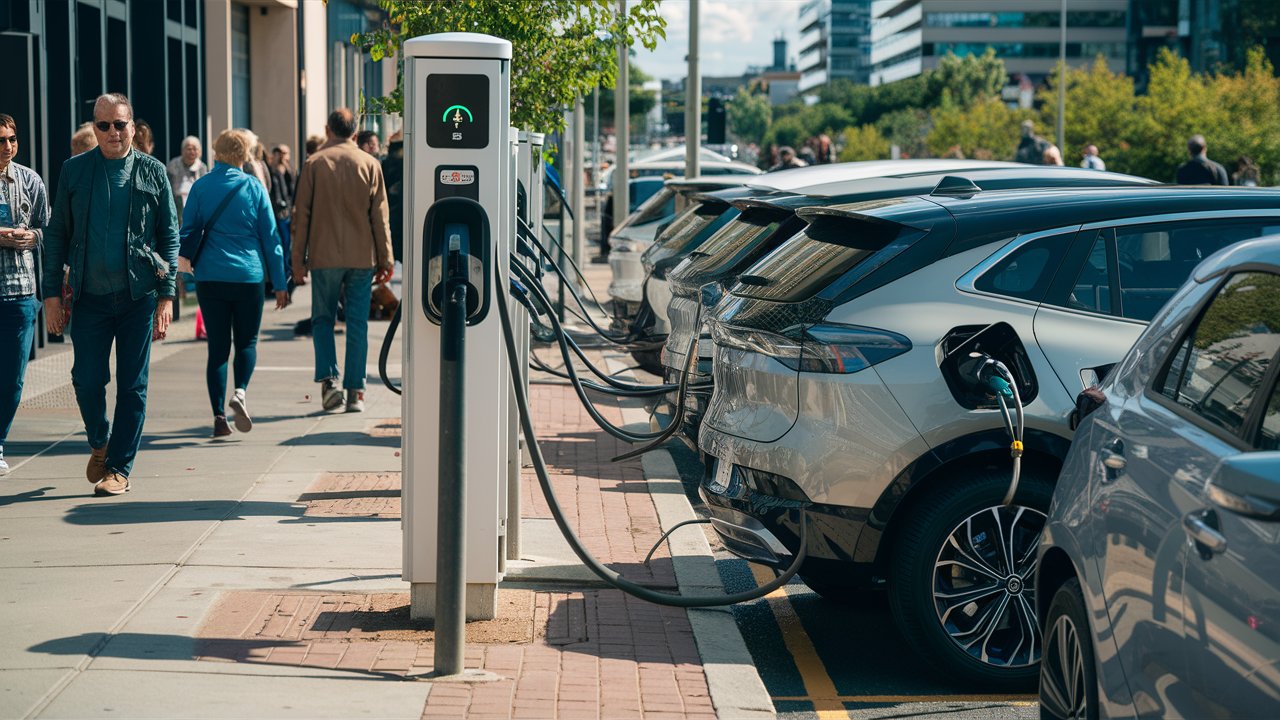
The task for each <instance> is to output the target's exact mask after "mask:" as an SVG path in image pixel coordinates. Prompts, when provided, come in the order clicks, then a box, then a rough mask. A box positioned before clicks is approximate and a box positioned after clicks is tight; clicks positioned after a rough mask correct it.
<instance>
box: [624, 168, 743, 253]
mask: <svg viewBox="0 0 1280 720" xmlns="http://www.w3.org/2000/svg"><path fill="white" fill-rule="evenodd" d="M699 168H700V169H699V173H698V174H699V176H701V177H709V176H713V175H759V174H761V171H760V169H759V168H757V167H754V166H752V165H748V164H746V163H740V162H737V161H734V160H727V159H726V160H707V159H704V160H702V161H701V164H700V165H699ZM628 172H629V173H630V175H631V182H630V183H629V186H630V187H631V188H633V189H632V190H631V191H630V192H629V193H628V199H627V205H628V206H629V208H630V212H628V213H627V214H628V215H630V214H631V213H634V212H638V211H639V209H640V206H641V204H642V203H643V202H644V201H645V200H647V199H648V198H649V196H650V195H652V194H654V193H655V192H658V190H660V189H661V182H660V181H662V180H670V179H672V178H679V177H683V176H684V156H683V155H682V156H680V158H679V159H660V160H650V161H646V162H637V163H634V164H632V165H630V166H629V167H628ZM637 181H642V183H641V185H640V187H638V188H637ZM607 182H608V191H607V196H606V197H605V201H604V210H602V211H601V213H600V240H601V247H605V246H606V245H607V246H608V247H609V252H610V254H612V252H613V250H614V245H613V234H614V233H615V232H617V231H618V230H619V229H621V228H622V223H619V224H618V225H617V226H616V227H615V226H614V222H615V221H616V220H617V218H615V217H614V215H615V213H614V209H613V179H612V173H610V176H609V179H608V181H607ZM673 213H674V210H673V211H672V213H669V214H673ZM622 220H623V221H626V220H628V218H626V217H624V218H622ZM645 249H646V248H640V250H639V252H644V251H645Z"/></svg>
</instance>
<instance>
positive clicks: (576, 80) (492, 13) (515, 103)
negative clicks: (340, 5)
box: [351, 0, 666, 132]
mask: <svg viewBox="0 0 1280 720" xmlns="http://www.w3.org/2000/svg"><path fill="white" fill-rule="evenodd" d="M658 3H659V0H637V2H635V3H634V4H633V5H632V6H631V8H630V9H629V10H628V11H627V13H626V15H624V16H618V15H617V14H615V12H614V7H615V5H614V3H613V2H611V1H610V0H505V1H504V2H493V1H492V0H450V1H449V2H420V1H418V0H380V5H381V6H382V8H383V9H384V10H386V11H387V16H388V17H389V19H390V23H389V25H388V26H386V27H383V28H380V29H377V30H373V31H371V32H367V33H363V34H357V35H354V36H352V38H351V40H352V42H353V43H357V44H359V45H361V46H362V47H363V48H364V49H365V50H367V51H368V53H369V58H370V59H371V60H373V61H375V62H377V61H380V60H382V59H383V58H390V57H397V56H399V55H400V53H401V47H402V45H403V43H404V41H405V40H406V39H408V38H414V37H417V36H419V35H428V34H431V33H440V32H476V33H487V34H489V35H494V36H497V37H501V38H506V39H507V40H510V41H511V52H512V57H511V122H512V124H513V125H515V126H517V127H522V128H527V129H529V130H536V131H540V132H552V131H555V130H560V129H562V128H563V127H564V115H563V110H564V108H565V107H567V106H569V105H571V104H572V103H573V101H574V99H575V98H577V97H579V96H583V97H585V96H586V95H588V94H589V93H590V92H591V91H592V90H594V89H595V88H596V87H599V86H601V85H606V86H608V85H614V84H615V82H616V79H615V78H616V76H617V69H618V68H617V44H616V43H618V42H621V43H623V44H624V45H627V46H631V45H634V44H636V43H639V44H641V45H643V46H644V47H646V48H648V49H650V50H652V49H654V48H655V47H657V41H658V39H659V38H665V37H666V31H665V29H664V28H665V27H666V20H665V19H664V18H663V17H662V16H661V15H659V14H658ZM403 102H404V94H403V88H402V87H397V88H396V89H395V90H394V91H393V92H392V93H391V94H389V95H387V96H384V97H381V98H370V99H368V104H369V106H370V108H371V109H375V110H382V111H385V112H400V110H401V108H402V107H403Z"/></svg>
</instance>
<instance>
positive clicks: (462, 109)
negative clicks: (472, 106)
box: [440, 105, 475, 124]
mask: <svg viewBox="0 0 1280 720" xmlns="http://www.w3.org/2000/svg"><path fill="white" fill-rule="evenodd" d="M455 111H456V112H455ZM449 113H454V115H453V122H454V123H455V124H456V123H460V122H462V113H466V114H467V122H474V121H475V118H474V117H472V116H471V111H470V110H468V109H467V106H466V105H450V106H449V107H448V108H446V109H445V111H444V115H442V116H441V117H440V122H449Z"/></svg>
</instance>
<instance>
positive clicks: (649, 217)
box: [627, 183, 676, 225]
mask: <svg viewBox="0 0 1280 720" xmlns="http://www.w3.org/2000/svg"><path fill="white" fill-rule="evenodd" d="M631 190H632V193H633V194H632V196H631V207H632V209H633V211H634V212H635V213H636V215H635V217H633V218H631V222H630V223H627V224H629V225H641V224H644V223H647V222H653V221H654V220H657V219H659V218H663V217H666V216H668V215H674V214H675V212H676V193H675V191H674V190H672V189H670V188H666V187H663V186H662V184H661V183H655V184H651V185H642V184H634V185H632V186H631Z"/></svg>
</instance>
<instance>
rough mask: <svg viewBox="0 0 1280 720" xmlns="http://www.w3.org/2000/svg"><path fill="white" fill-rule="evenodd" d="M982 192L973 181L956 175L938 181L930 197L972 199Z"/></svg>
mask: <svg viewBox="0 0 1280 720" xmlns="http://www.w3.org/2000/svg"><path fill="white" fill-rule="evenodd" d="M980 192H982V188H980V187H978V186H977V185H976V184H974V182H973V181H972V180H970V179H969V178H966V177H958V176H956V175H947V176H946V177H944V178H942V179H941V180H939V181H938V184H937V185H935V186H934V188H933V192H931V193H929V194H930V195H946V196H947V197H972V196H974V195H977V194H978V193H980Z"/></svg>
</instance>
